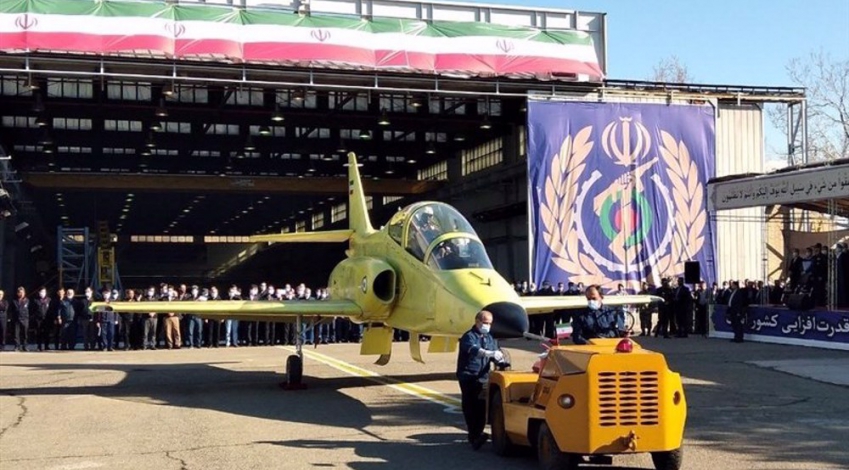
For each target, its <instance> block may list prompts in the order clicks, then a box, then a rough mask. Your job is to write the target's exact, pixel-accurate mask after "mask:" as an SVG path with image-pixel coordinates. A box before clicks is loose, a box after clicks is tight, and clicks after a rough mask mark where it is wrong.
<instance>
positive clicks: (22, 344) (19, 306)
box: [11, 286, 30, 351]
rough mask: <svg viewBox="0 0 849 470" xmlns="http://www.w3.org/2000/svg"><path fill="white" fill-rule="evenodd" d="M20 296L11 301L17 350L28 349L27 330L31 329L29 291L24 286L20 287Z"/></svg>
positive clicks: (18, 292)
mask: <svg viewBox="0 0 849 470" xmlns="http://www.w3.org/2000/svg"><path fill="white" fill-rule="evenodd" d="M17 294H18V297H17V298H16V299H14V300H12V302H11V304H12V305H11V307H12V309H11V310H12V327H13V330H14V332H15V350H16V351H26V350H27V330H29V309H30V303H29V299H28V298H27V291H26V289H24V288H23V286H21V287H18V291H17Z"/></svg>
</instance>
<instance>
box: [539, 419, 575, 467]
mask: <svg viewBox="0 0 849 470" xmlns="http://www.w3.org/2000/svg"><path fill="white" fill-rule="evenodd" d="M537 457H538V458H539V467H540V468H541V469H542V470H577V468H578V463H579V462H581V456H579V455H575V454H569V453H566V452H560V448H559V447H557V442H555V441H554V435H553V434H551V430H550V429H549V428H548V424H546V423H542V425H540V427H539V434H538V436H537Z"/></svg>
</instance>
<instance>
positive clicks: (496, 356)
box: [492, 351, 504, 362]
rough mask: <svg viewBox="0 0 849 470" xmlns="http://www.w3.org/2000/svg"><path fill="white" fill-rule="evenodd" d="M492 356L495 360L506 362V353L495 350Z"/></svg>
mask: <svg viewBox="0 0 849 470" xmlns="http://www.w3.org/2000/svg"><path fill="white" fill-rule="evenodd" d="M492 358H493V359H495V362H504V353H503V352H501V351H495V354H494V355H493V356H492Z"/></svg>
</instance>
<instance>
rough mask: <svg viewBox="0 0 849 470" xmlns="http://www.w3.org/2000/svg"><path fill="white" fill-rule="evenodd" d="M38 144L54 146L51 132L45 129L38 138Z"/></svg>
mask: <svg viewBox="0 0 849 470" xmlns="http://www.w3.org/2000/svg"><path fill="white" fill-rule="evenodd" d="M38 143H39V144H41V145H44V146H50V145H53V137H52V136H51V135H50V131H48V130H47V129H44V130H43V131H42V132H41V136H39V138H38Z"/></svg>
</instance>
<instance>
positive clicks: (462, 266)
mask: <svg viewBox="0 0 849 470" xmlns="http://www.w3.org/2000/svg"><path fill="white" fill-rule="evenodd" d="M357 166H358V165H357V157H356V155H355V154H354V153H348V184H349V191H348V193H349V202H348V204H349V206H348V207H349V208H348V211H349V212H348V214H349V221H350V223H349V228H348V229H345V230H329V231H322V232H299V233H287V234H273V235H257V236H253V237H251V241H252V242H276V243H296V242H304V243H306V242H308V243H316V242H326V243H343V242H348V243H349V249H348V250H347V251H346V254H347V258H346V259H344V260H343V261H341V262H340V263H339V264H338V265H337V266H336V267H335V268H334V269H333V272H332V273H331V274H330V280H329V282H328V291H329V299H328V300H323V301H321V302H298V301H281V302H274V301H216V302H194V301H190V302H112V303H110V304H105V303H95V304H93V305H92V308H110V307H111V308H112V309H114V310H116V311H119V312H125V313H150V312H156V313H168V312H172V313H189V314H197V315H200V316H202V317H207V318H233V319H240V320H250V321H287V320H295V321H296V323H297V329H298V331H301V330H302V325H303V320H304V319H309V320H312V321H316V320H319V321H320V319H321V318H332V317H339V316H344V317H348V318H350V319H351V320H352V321H354V322H355V323H359V324H363V325H364V329H363V337H362V344H361V346H360V354H363V355H378V356H379V359H378V360H377V364H380V365H385V364H386V363H388V362H389V358H390V354H391V351H392V336H393V328H397V329H401V330H405V331H409V332H410V333H411V334H410V354H411V355H412V357H413V359H415V360H416V361H419V362H423V361H422V355H421V345H420V343H419V335H420V334H421V335H428V336H430V337H431V341H430V343H429V346H428V352H429V353H436V352H454V351H456V348H457V341H458V339H459V337H460V336H462V335H463V333H464V332H465V331H467V330H468V329H469V327H470V326H471V325H472V324H474V317H475V315H476V314H477V313H478V312H479V311H481V310H488V311H490V312H492V316H493V326H492V334H493V336H495V337H496V338H521V337H523V336H527V332H528V323H529V322H528V315H529V314H542V313H548V312H553V311H555V310H565V309H579V308H586V307H587V301H586V299H584V298H583V297H580V296H578V297H519V295H518V294H517V293H516V292H515V291H514V290H513V287H512V286H511V285H510V284H509V283H508V282H507V281H506V280H504V278H502V277H501V275H499V274H498V273H497V272H496V271H495V270H494V269H493V267H492V263H490V261H489V257H488V256H487V254H486V250H485V249H484V246H483V244H482V243H481V241H480V239H479V238H478V236H477V234H476V233H475V230H474V229H473V228H472V226H471V224H469V222H468V221H467V220H466V219H465V217H463V216H462V215H461V214H460V213H459V212H458V211H457V210H456V209H454V208H453V207H451V206H449V205H448V204H444V203H441V202H418V203H415V204H412V205H409V206H407V207H406V208H404V209H401V210H399V211H398V212H397V213H396V214H395V215H393V216H392V218H391V219H390V220H389V223H388V224H387V225H386V226H385V227H383V228H381V229H380V230H375V229H374V228H373V227H372V225H371V221H370V220H369V217H368V210H367V206H366V201H365V195H364V193H363V186H362V181H361V180H360V174H359V169H358V167H357ZM658 300H660V299H659V298H657V297H651V296H639V295H634V296H615V297H613V296H612V297H610V298H608V299H606V301H605V303H606V304H607V305H641V304H648V303H652V302H657V301H658ZM300 337H301V335H300V334H299V335H298V338H299V340H298V345H297V354H296V355H292V356H289V358H288V360H287V361H286V376H287V382H288V383H289V384H290V385H292V386H297V385H299V384H300V381H301V376H302V371H303V353H302V351H301V348H302V344H301V340H300Z"/></svg>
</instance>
